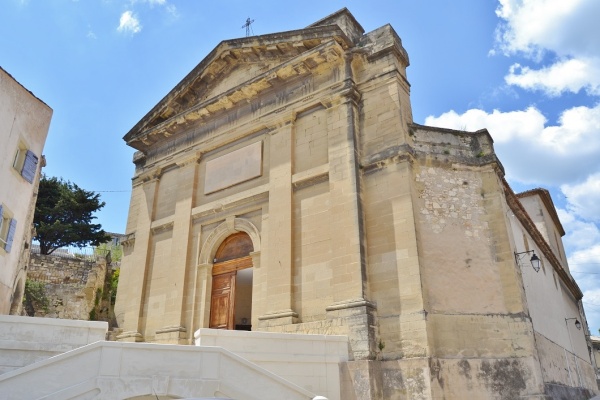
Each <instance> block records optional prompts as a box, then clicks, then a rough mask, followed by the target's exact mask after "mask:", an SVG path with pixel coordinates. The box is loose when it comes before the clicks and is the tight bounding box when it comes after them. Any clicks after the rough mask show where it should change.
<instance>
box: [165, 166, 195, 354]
mask: <svg viewBox="0 0 600 400" xmlns="http://www.w3.org/2000/svg"><path fill="white" fill-rule="evenodd" d="M197 160H198V157H197V156H194V157H191V158H188V159H187V160H183V161H181V162H179V163H178V166H179V169H178V171H177V172H178V175H177V188H176V193H177V197H176V203H175V215H174V218H173V240H172V247H171V263H170V265H169V268H170V275H171V282H170V285H171V288H172V290H171V293H169V294H168V302H167V303H168V304H166V305H165V316H164V322H165V326H163V327H162V328H160V329H158V330H157V331H156V339H157V341H160V342H165V343H172V344H185V342H186V341H185V337H186V335H187V334H190V335H192V332H190V333H188V332H187V329H186V328H185V327H184V326H183V323H184V321H183V315H184V294H185V291H184V290H183V288H184V287H185V278H186V276H187V274H186V269H187V265H188V248H189V245H190V227H191V209H192V204H193V191H194V182H195V180H196V171H197V168H196V166H197Z"/></svg>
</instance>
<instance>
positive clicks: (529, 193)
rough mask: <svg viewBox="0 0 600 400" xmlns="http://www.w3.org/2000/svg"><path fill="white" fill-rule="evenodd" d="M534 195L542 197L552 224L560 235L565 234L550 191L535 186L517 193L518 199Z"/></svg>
mask: <svg viewBox="0 0 600 400" xmlns="http://www.w3.org/2000/svg"><path fill="white" fill-rule="evenodd" d="M535 195H537V196H539V197H540V198H541V199H542V202H543V203H544V206H546V209H547V210H548V212H549V213H550V217H551V218H552V222H554V225H555V226H556V228H557V229H558V232H559V233H560V236H565V230H564V228H563V226H562V224H561V223H560V219H559V218H558V214H557V213H556V208H555V207H554V202H553V201H552V197H550V192H548V191H547V190H546V189H543V188H537V189H531V190H527V191H525V192H522V193H517V197H518V198H520V199H522V198H524V197H529V196H535Z"/></svg>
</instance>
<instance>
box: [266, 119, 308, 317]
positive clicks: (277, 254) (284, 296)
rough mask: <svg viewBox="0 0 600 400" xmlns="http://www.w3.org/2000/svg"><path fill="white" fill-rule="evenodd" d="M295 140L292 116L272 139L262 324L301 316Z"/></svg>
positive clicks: (273, 134)
mask: <svg viewBox="0 0 600 400" xmlns="http://www.w3.org/2000/svg"><path fill="white" fill-rule="evenodd" d="M292 143H293V123H292V121H291V120H288V121H286V122H284V123H282V124H281V126H279V127H278V129H276V130H275V131H274V132H273V133H272V135H271V140H270V157H271V162H270V168H271V169H270V171H269V177H270V189H269V221H268V228H267V229H268V236H269V246H270V250H269V259H268V265H267V266H266V267H267V268H268V271H267V298H268V301H267V312H266V313H265V314H263V315H261V316H259V317H258V319H259V327H268V326H274V325H286V324H292V323H295V322H297V317H298V314H296V313H295V312H294V310H293V309H292V262H293V257H292V238H293V232H292V226H293V225H292V223H293V222H292V218H293V213H292Z"/></svg>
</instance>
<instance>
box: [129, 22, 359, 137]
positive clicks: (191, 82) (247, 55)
mask: <svg viewBox="0 0 600 400" xmlns="http://www.w3.org/2000/svg"><path fill="white" fill-rule="evenodd" d="M332 42H333V43H335V44H336V45H337V47H339V48H340V49H342V52H343V51H344V50H345V49H347V48H349V47H351V46H353V44H352V41H351V40H350V39H349V38H348V37H347V36H346V35H345V34H344V32H343V31H342V30H341V29H340V28H339V27H338V26H316V27H311V28H306V29H302V30H297V31H289V32H283V33H275V34H269V35H262V36H258V37H250V38H243V39H235V40H228V41H224V42H221V43H220V44H219V45H218V46H217V47H216V48H215V49H214V50H213V51H212V52H211V53H210V54H209V55H208V56H207V57H206V58H205V59H204V60H203V61H202V62H200V64H198V66H196V68H194V70H192V71H191V72H190V73H189V74H188V75H187V76H186V77H185V78H184V79H183V80H182V81H181V82H180V83H179V84H178V85H177V86H176V87H175V88H174V89H173V90H171V92H169V94H168V95H167V96H165V97H164V98H163V99H162V100H161V101H160V102H159V103H158V104H157V105H156V106H155V107H154V108H153V109H152V110H151V111H150V112H149V113H148V114H146V116H144V117H143V118H142V119H141V120H140V121H139V122H138V123H137V124H136V125H135V126H134V127H133V128H132V129H131V130H130V131H129V132H128V133H127V134H126V135H125V136H124V137H123V139H124V140H125V141H126V142H127V143H128V144H129V145H130V146H132V147H135V148H138V149H143V148H144V145H143V143H144V142H142V141H139V140H138V139H140V136H145V133H146V131H148V130H149V128H150V130H151V129H153V128H154V127H155V126H156V125H160V124H161V122H165V120H171V119H173V118H177V117H179V116H181V114H182V113H184V112H185V109H186V108H188V107H189V105H190V104H194V103H195V102H196V101H197V100H196V99H198V98H199V97H200V96H201V94H202V93H203V92H206V90H207V88H208V87H209V86H210V85H209V83H210V82H213V81H218V80H219V79H222V78H223V76H224V75H225V74H226V73H227V71H229V70H230V68H228V66H232V65H234V64H237V63H240V62H246V61H249V62H257V61H265V60H268V59H273V60H275V59H286V58H287V59H288V61H284V62H283V63H282V64H281V65H279V66H277V67H276V68H274V69H275V70H276V71H273V70H271V71H268V72H267V73H265V74H263V75H261V77H262V78H263V79H265V77H264V75H267V77H268V74H269V72H271V73H273V72H279V73H282V74H284V75H285V74H286V73H289V72H291V73H292V74H293V71H287V72H286V71H282V68H281V67H285V66H287V67H289V64H292V65H293V67H296V73H297V74H300V73H302V72H303V70H305V69H306V70H309V71H310V70H311V69H313V68H314V67H316V66H318V64H320V63H321V62H322V61H321V60H315V57H314V53H315V50H316V49H317V48H322V47H323V45H327V44H330V43H332ZM317 51H318V50H317ZM340 54H341V52H340ZM338 56H339V54H338ZM325 59H326V61H329V57H328V56H327V55H325ZM294 60H301V61H303V62H304V64H305V65H304V67H303V66H301V65H294V64H295V62H294ZM314 62H316V65H313V63H314ZM278 77H281V76H278ZM257 80H258V81H260V79H254V81H257ZM209 81H210V82H209ZM238 88H239V87H238ZM255 89H259V90H260V85H259V86H258V87H248V88H246V90H247V93H243V92H242V93H241V97H242V99H243V98H244V97H245V96H246V95H248V94H252V93H253V91H254V90H255ZM230 95H231V93H230ZM237 96H240V93H238V94H237ZM217 97H218V100H217V102H219V101H220V102H222V104H221V106H227V105H229V102H232V103H235V102H236V100H237V97H236V96H225V97H224V96H217ZM242 99H240V100H242ZM212 100H214V99H212ZM209 101H210V100H209ZM216 107H219V106H216ZM167 133H168V132H167Z"/></svg>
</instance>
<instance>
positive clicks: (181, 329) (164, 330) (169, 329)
mask: <svg viewBox="0 0 600 400" xmlns="http://www.w3.org/2000/svg"><path fill="white" fill-rule="evenodd" d="M172 332H187V329H186V328H185V327H183V326H179V325H173V326H165V327H163V328H160V329H158V330H157V331H156V332H155V333H156V334H157V335H160V334H162V333H172Z"/></svg>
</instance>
